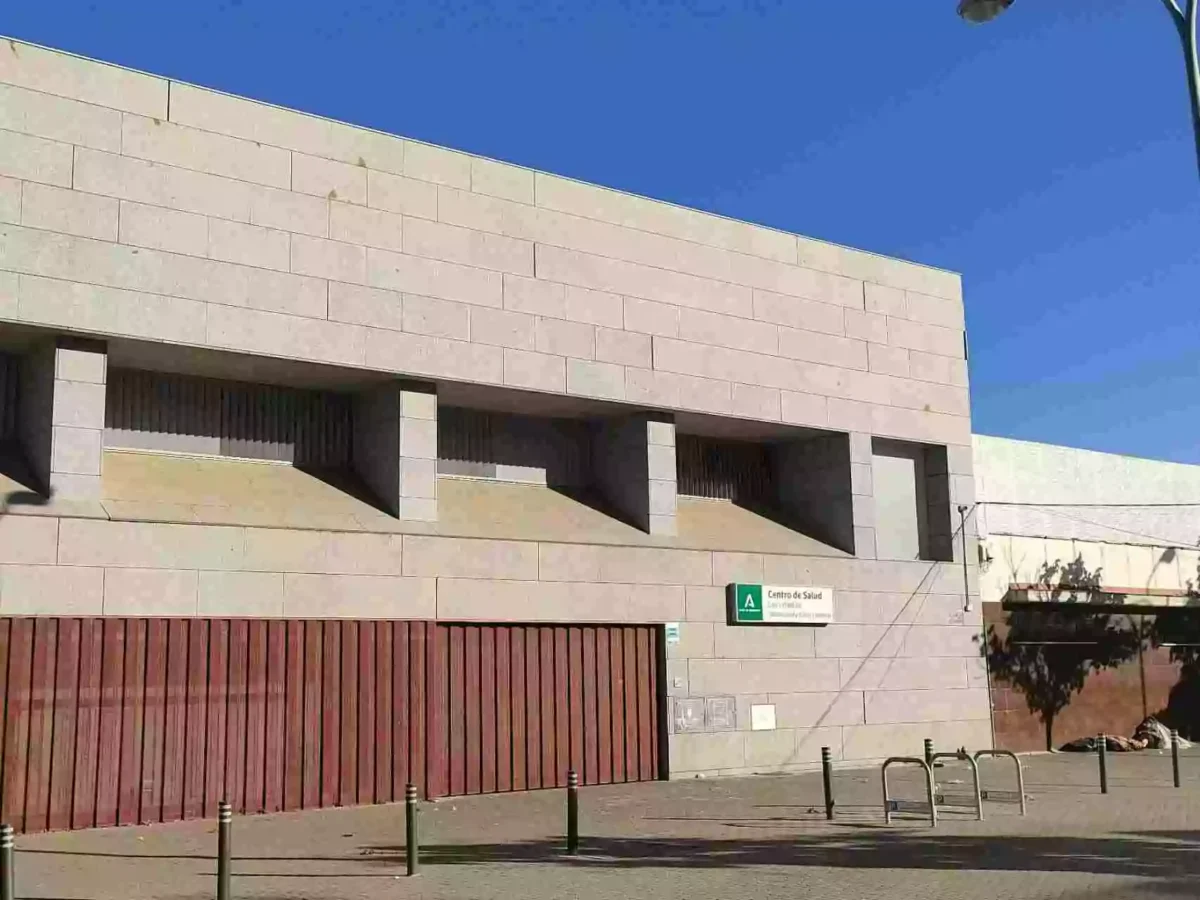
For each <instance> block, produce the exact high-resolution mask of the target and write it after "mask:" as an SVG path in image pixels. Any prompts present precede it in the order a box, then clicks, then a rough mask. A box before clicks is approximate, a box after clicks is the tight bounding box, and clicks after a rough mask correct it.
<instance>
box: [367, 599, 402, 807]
mask: <svg viewBox="0 0 1200 900" xmlns="http://www.w3.org/2000/svg"><path fill="white" fill-rule="evenodd" d="M394 626H395V623H393V622H377V623H376V624H375V676H374V677H375V692H376V693H375V721H374V722H373V723H372V724H371V729H372V732H373V733H374V735H375V741H374V744H375V802H376V803H391V802H392V800H393V799H395V794H394V793H393V792H392V777H393V774H394V772H395V762H394V760H393V757H392V738H393V737H394V731H395V726H394V725H393V721H394V719H395V715H394V712H393V710H394V709H395V706H394V703H395V700H394V699H393V694H392V692H393V690H394V689H395V685H394V684H393V683H392V667H393V663H394V660H395V654H396V651H395V646H394V643H393V637H394V633H395V627H394ZM400 790H401V791H402V792H403V790H404V782H403V781H402V782H400Z"/></svg>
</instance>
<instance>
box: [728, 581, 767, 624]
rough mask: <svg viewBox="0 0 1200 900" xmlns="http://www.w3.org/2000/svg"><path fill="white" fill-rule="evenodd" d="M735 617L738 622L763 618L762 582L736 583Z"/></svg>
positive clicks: (757, 620)
mask: <svg viewBox="0 0 1200 900" xmlns="http://www.w3.org/2000/svg"><path fill="white" fill-rule="evenodd" d="M734 597H735V603H736V606H735V609H734V619H735V620H736V621H738V622H761V621H762V620H763V590H762V585H761V584H735V585H734Z"/></svg>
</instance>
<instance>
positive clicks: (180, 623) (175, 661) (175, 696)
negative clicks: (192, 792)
mask: <svg viewBox="0 0 1200 900" xmlns="http://www.w3.org/2000/svg"><path fill="white" fill-rule="evenodd" d="M189 649H190V648H189V645H188V623H187V620H185V619H171V620H170V621H169V622H168V623H167V700H166V704H167V714H166V728H165V730H164V738H163V802H162V810H163V811H162V820H163V821H164V822H175V821H177V820H179V819H181V818H183V771H184V760H185V755H186V753H187V679H188V668H187V667H188V650H189Z"/></svg>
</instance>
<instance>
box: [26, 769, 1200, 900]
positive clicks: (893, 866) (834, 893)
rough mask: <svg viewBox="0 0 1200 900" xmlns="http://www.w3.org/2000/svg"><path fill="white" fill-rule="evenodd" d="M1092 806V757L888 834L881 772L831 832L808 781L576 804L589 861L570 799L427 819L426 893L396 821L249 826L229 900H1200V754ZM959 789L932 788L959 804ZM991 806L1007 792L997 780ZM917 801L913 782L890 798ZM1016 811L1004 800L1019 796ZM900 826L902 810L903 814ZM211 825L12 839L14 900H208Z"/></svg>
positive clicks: (451, 809)
mask: <svg viewBox="0 0 1200 900" xmlns="http://www.w3.org/2000/svg"><path fill="white" fill-rule="evenodd" d="M1109 759H1110V785H1111V793H1110V794H1109V795H1108V796H1101V795H1100V794H1099V789H1098V787H1097V778H1096V760H1095V757H1094V756H1087V757H1081V756H1075V755H1068V754H1061V755H1054V756H1036V757H1030V758H1027V759H1026V765H1027V794H1028V795H1029V796H1030V798H1031V799H1030V813H1029V816H1028V817H1027V818H1024V819H1022V818H1020V817H1019V816H1018V814H1017V808H1016V805H1015V803H1002V802H991V803H988V804H986V816H987V819H986V821H984V822H975V821H973V820H972V817H971V816H970V815H968V814H965V813H964V812H948V813H947V814H946V815H945V816H944V817H943V822H942V823H941V824H940V825H939V827H938V829H937V830H936V831H934V830H932V829H930V828H929V827H928V824H927V822H925V823H923V822H922V820H921V819H920V818H919V817H917V816H915V815H911V816H906V817H905V818H904V819H903V820H902V821H899V822H897V824H895V825H893V826H890V827H889V826H885V825H884V824H883V821H882V813H881V805H880V788H879V780H878V779H879V775H878V770H872V771H840V772H838V773H837V775H836V780H835V793H836V795H837V797H838V801H839V807H838V820H837V821H836V822H835V823H833V824H828V823H826V822H825V820H824V813H823V809H822V801H821V782H820V776H819V775H812V776H807V775H806V776H792V777H778V776H770V777H768V776H762V777H757V778H747V779H737V780H708V781H681V782H673V783H668V784H654V785H640V786H636V785H635V786H620V787H604V788H587V789H585V790H584V791H583V792H582V810H583V812H582V821H583V828H584V835H585V837H584V844H583V850H584V855H583V856H582V857H580V858H578V859H567V858H565V857H564V856H563V855H562V853H561V847H562V837H561V835H562V833H563V795H562V794H561V793H560V792H542V793H536V794H523V795H516V796H500V797H476V798H470V799H465V800H452V801H445V802H442V803H438V804H432V805H426V806H424V807H423V811H422V827H423V843H424V844H425V850H424V857H423V863H424V865H423V868H422V874H421V875H420V877H418V878H414V879H406V878H403V877H399V876H400V873H401V872H402V870H403V858H404V851H403V808H402V807H399V806H392V807H374V808H367V809H346V810H332V811H327V812H313V813H299V814H286V815H276V816H259V817H249V818H242V819H238V820H236V821H235V823H234V829H235V830H234V848H235V850H234V852H235V856H236V857H237V860H236V863H235V869H234V872H235V877H234V885H233V888H234V896H235V897H254V898H260V900H292V898H322V900H354V898H372V900H373V898H472V900H489V898H520V900H543V898H544V900H557V898H562V897H579V898H597V900H599V898H606V900H607V898H626V897H644V898H651V900H674V898H680V900H682V898H687V900H707V898H714V900H715V898H722V900H726V898H742V897H744V898H747V900H750V898H753V900H774V898H797V897H814V898H821V900H874V898H887V900H908V898H914V897H916V898H920V900H942V898H955V900H958V898H968V897H969V898H972V900H1005V898H1011V900H1018V898H1019V900H1035V898H1036V900H1042V898H1066V900H1072V898H1077V897H1098V898H1113V900H1118V898H1120V900H1125V898H1148V897H1157V898H1185V897H1187V898H1195V897H1198V896H1200V753H1196V752H1195V751H1193V754H1192V755H1190V756H1189V757H1188V758H1185V760H1184V768H1185V784H1184V787H1183V789H1181V790H1175V789H1174V788H1172V787H1171V775H1170V760H1169V757H1168V756H1167V755H1165V754H1159V753H1157V752H1153V751H1151V752H1147V753H1143V754H1138V755H1136V756H1118V755H1115V754H1114V755H1110V757H1109ZM965 776H966V770H965V769H960V768H958V767H947V768H945V769H941V770H939V783H941V784H943V785H944V789H945V791H946V793H947V800H949V801H952V802H953V801H955V800H956V799H957V798H958V796H960V792H962V791H963V790H964V788H965V785H964V784H963V783H962V782H961V781H959V783H954V782H955V781H956V780H959V779H961V778H963V777H965ZM984 782H985V787H986V786H991V787H993V788H995V787H1009V788H1011V776H1010V775H1009V774H1008V772H1007V771H1006V770H1004V769H1002V768H1001V767H1000V764H994V765H987V766H986V767H985V769H984ZM894 793H896V794H899V795H901V796H902V797H904V798H907V799H910V800H914V801H915V800H916V799H917V798H918V797H919V796H920V795H921V791H920V787H919V782H917V781H916V780H915V779H913V778H911V777H902V778H898V779H896V783H895V790H894ZM1011 796H1012V797H1013V799H1014V800H1015V793H1014V794H1013V795H1011ZM905 808H907V805H905ZM215 846H216V837H215V824H214V823H213V822H198V823H183V824H178V825H165V826H163V825H160V826H156V827H151V828H125V829H108V830H99V831H91V832H79V833H75V834H54V835H37V836H30V837H22V838H19V839H18V856H17V895H18V897H27V898H61V900H109V898H112V900H140V898H199V897H211V896H213V892H214V890H215V878H214V873H215V863H214V860H213V854H214V851H215Z"/></svg>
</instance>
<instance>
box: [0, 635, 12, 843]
mask: <svg viewBox="0 0 1200 900" xmlns="http://www.w3.org/2000/svg"><path fill="white" fill-rule="evenodd" d="M12 626H13V620H12V619H0V702H2V703H4V704H5V705H4V706H3V707H0V710H3V711H4V712H5V713H6V714H5V715H0V815H3V811H4V808H5V796H6V794H5V785H6V781H7V777H8V775H7V773H8V765H7V763H6V760H7V759H8V754H7V752H6V751H7V750H8V716H7V710H8V706H7V705H8V702H9V698H8V669H9V666H10V665H11V664H12V652H11V651H12ZM3 821H5V822H10V821H11V820H9V819H7V818H6V819H3Z"/></svg>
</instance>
